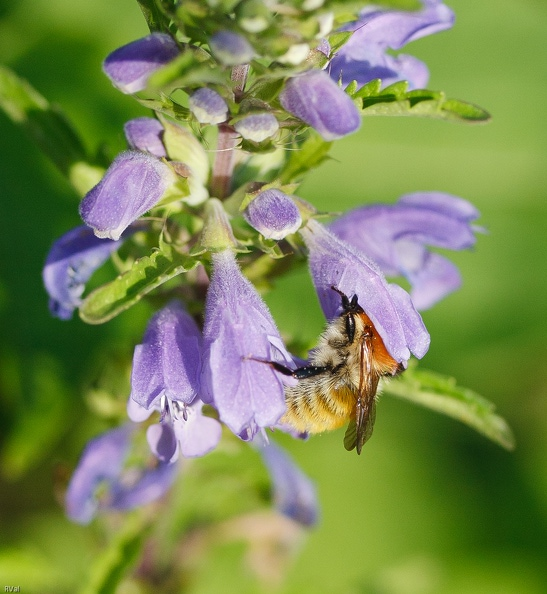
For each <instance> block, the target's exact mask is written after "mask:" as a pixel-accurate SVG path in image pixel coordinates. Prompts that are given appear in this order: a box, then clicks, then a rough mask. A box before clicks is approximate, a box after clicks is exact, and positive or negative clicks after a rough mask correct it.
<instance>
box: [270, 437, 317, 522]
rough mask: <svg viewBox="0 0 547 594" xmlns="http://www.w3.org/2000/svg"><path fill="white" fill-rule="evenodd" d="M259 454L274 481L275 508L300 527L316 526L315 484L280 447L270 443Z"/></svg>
mask: <svg viewBox="0 0 547 594" xmlns="http://www.w3.org/2000/svg"><path fill="white" fill-rule="evenodd" d="M259 451H260V453H261V454H262V458H263V459H264V463H265V464H266V467H267V468H268V471H269V473H270V476H271V478H272V488H273V500H274V504H275V507H276V508H277V509H278V510H279V511H280V512H281V513H282V514H284V515H286V516H289V518H292V519H293V520H296V521H297V522H299V523H300V524H303V525H304V526H313V525H314V524H315V523H316V522H317V517H318V515H319V510H318V507H319V506H318V503H317V494H316V492H315V486H314V484H313V483H312V482H311V480H310V479H309V478H308V477H307V476H306V475H305V474H304V473H303V472H302V471H301V470H300V469H299V468H298V467H297V466H296V465H295V463H294V461H293V460H292V459H291V458H290V456H289V455H288V454H287V453H286V452H284V451H283V450H282V449H281V448H280V447H278V446H276V445H275V444H273V443H271V442H270V443H268V444H264V445H263V446H262V447H259Z"/></svg>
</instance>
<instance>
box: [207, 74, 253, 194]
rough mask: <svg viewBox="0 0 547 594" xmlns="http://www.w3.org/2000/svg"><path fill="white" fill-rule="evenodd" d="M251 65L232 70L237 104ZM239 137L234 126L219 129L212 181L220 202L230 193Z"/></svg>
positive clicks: (212, 192)
mask: <svg viewBox="0 0 547 594" xmlns="http://www.w3.org/2000/svg"><path fill="white" fill-rule="evenodd" d="M248 72H249V65H248V64H243V65H242V66H234V67H233V68H232V77H231V78H232V81H233V82H234V83H235V85H234V95H235V99H236V101H237V102H239V101H240V100H241V97H242V95H243V90H244V88H245V82H246V80H247V73H248ZM237 139H238V135H237V134H236V133H235V132H234V129H233V128H232V126H230V125H228V124H220V125H219V127H218V139H217V153H216V157H215V162H214V164H213V176H212V179H211V195H212V196H214V197H215V198H218V199H219V200H224V198H226V196H228V195H229V193H230V186H231V182H232V175H233V172H234V165H235V157H236V152H235V147H236V144H237Z"/></svg>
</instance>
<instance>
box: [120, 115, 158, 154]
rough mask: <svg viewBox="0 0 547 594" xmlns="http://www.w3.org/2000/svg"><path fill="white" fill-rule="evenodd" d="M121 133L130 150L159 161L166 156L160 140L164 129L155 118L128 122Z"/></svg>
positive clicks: (136, 119)
mask: <svg viewBox="0 0 547 594" xmlns="http://www.w3.org/2000/svg"><path fill="white" fill-rule="evenodd" d="M123 131H124V133H125V138H126V139H127V144H129V147H130V148H132V149H135V150H139V151H144V152H145V153H150V154H151V155H154V156H155V157H158V158H160V159H161V158H162V157H166V156H167V152H166V150H165V146H163V140H162V138H163V132H164V129H163V126H162V125H161V122H159V121H158V120H156V119H155V118H147V117H143V118H135V119H134V120H129V121H128V122H126V124H125V126H124V127H123Z"/></svg>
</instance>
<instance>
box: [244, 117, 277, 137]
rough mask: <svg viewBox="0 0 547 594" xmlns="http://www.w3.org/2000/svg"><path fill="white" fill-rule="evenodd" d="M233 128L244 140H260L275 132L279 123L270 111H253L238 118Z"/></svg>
mask: <svg viewBox="0 0 547 594" xmlns="http://www.w3.org/2000/svg"><path fill="white" fill-rule="evenodd" d="M234 128H235V130H236V132H237V133H238V134H240V135H241V136H242V137H243V138H245V139H246V140H252V141H253V142H262V141H263V140H266V139H267V138H271V137H272V136H274V135H275V134H276V132H277V131H278V130H279V123H278V121H277V120H276V118H275V116H274V115H272V114H271V113H255V114H252V115H248V116H245V117H244V118H242V119H241V120H238V121H237V122H236V123H235V124H234Z"/></svg>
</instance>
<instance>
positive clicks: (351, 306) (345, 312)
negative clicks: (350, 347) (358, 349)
mask: <svg viewBox="0 0 547 594" xmlns="http://www.w3.org/2000/svg"><path fill="white" fill-rule="evenodd" d="M331 289H332V290H333V291H336V292H337V293H338V295H340V298H341V299H342V313H341V314H340V315H342V316H345V318H346V334H347V336H348V342H349V344H351V343H352V342H353V339H354V338H355V315H356V314H359V313H364V310H363V308H362V307H361V306H360V305H359V301H358V298H357V295H353V297H352V298H351V299H350V298H349V297H348V296H347V295H346V294H345V293H342V291H340V289H338V287H335V286H331Z"/></svg>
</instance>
